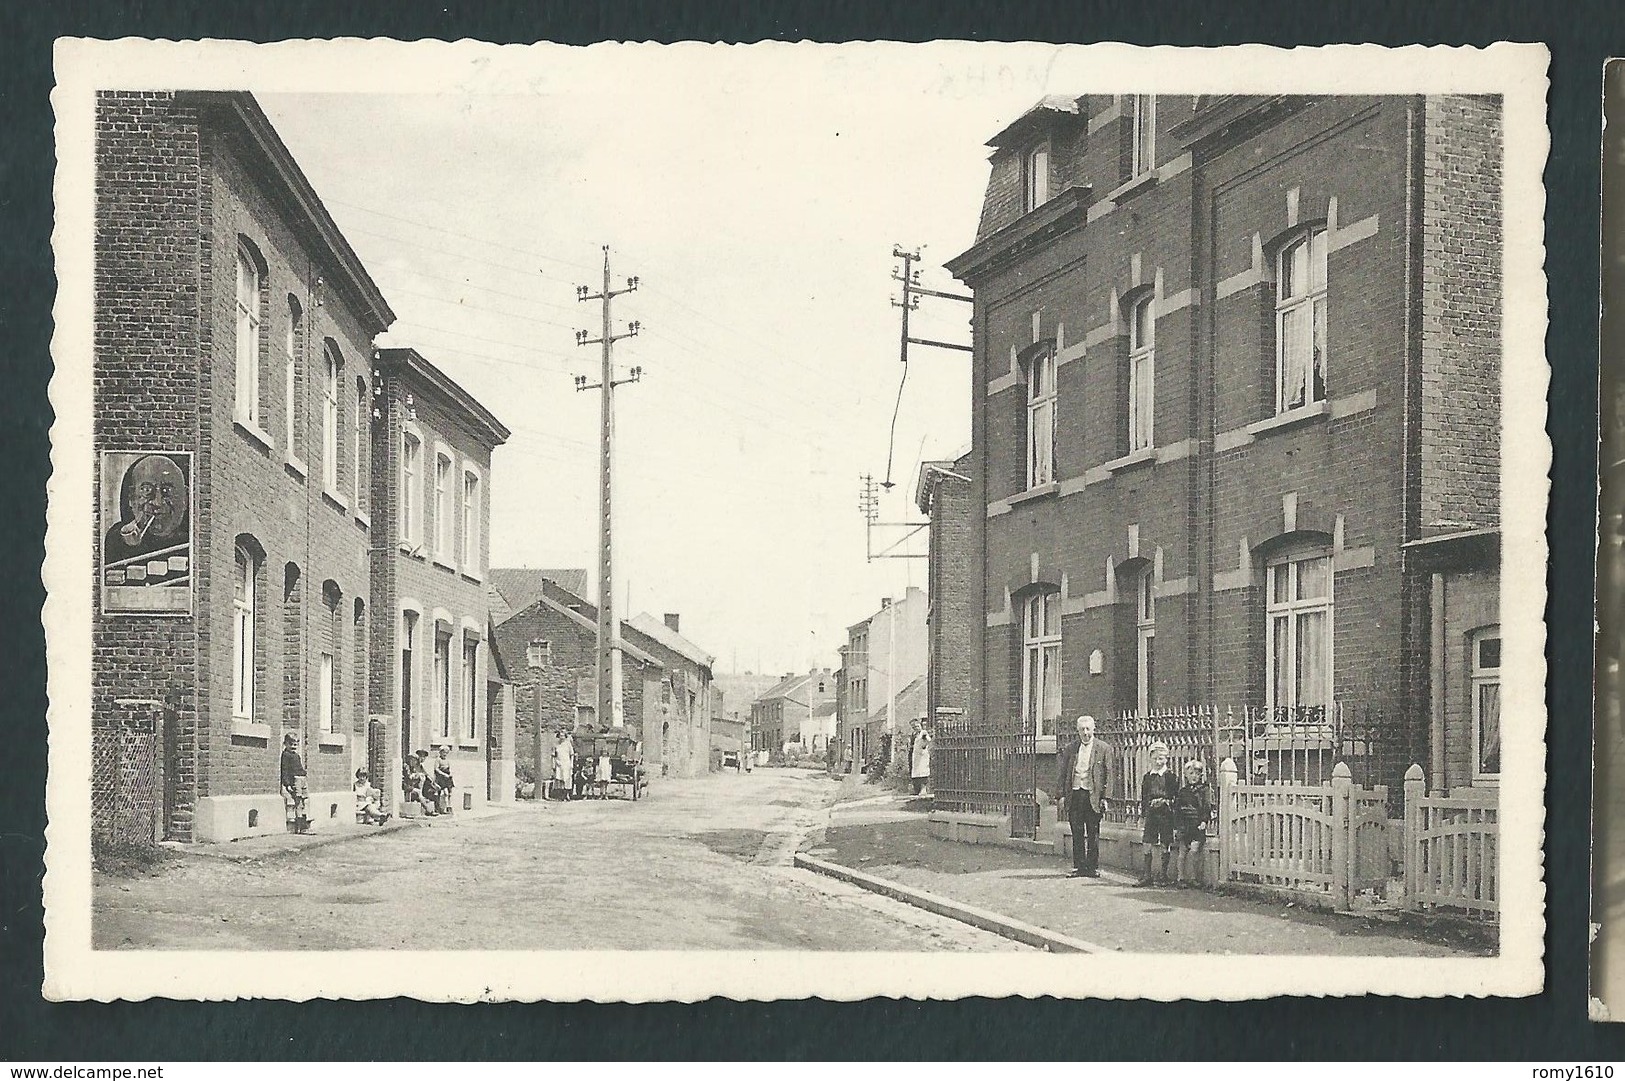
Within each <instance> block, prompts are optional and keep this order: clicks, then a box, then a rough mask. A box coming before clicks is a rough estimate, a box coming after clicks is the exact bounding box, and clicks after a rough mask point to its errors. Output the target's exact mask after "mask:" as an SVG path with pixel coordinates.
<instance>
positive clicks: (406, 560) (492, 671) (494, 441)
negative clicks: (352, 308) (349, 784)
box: [369, 349, 514, 806]
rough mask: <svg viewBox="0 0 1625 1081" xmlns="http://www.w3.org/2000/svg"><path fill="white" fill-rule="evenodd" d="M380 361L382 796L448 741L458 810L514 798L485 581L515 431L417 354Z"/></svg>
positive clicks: (376, 553) (375, 432) (376, 568)
mask: <svg viewBox="0 0 1625 1081" xmlns="http://www.w3.org/2000/svg"><path fill="white" fill-rule="evenodd" d="M374 363H375V366H376V373H377V392H376V394H375V395H374V397H373V401H372V408H373V411H374V413H375V414H376V419H375V421H374V423H373V427H372V440H371V442H372V452H371V453H372V458H373V460H374V461H375V462H376V463H377V465H376V468H375V469H374V470H373V471H372V485H371V505H372V506H373V507H375V508H377V513H376V515H375V517H374V520H373V536H374V538H375V546H374V548H373V551H372V582H373V592H374V602H375V603H374V609H373V616H372V626H371V631H372V637H373V641H374V642H375V643H376V648H375V649H374V651H373V661H372V665H371V669H370V673H369V676H370V682H371V695H372V709H373V712H374V713H377V714H380V715H382V716H386V717H388V718H389V723H390V737H391V738H390V757H391V761H392V762H393V764H394V769H393V772H392V774H391V777H390V778H389V780H390V782H391V783H390V784H389V785H387V786H385V785H380V787H381V788H385V789H386V791H387V790H388V789H391V788H394V789H398V788H399V783H398V781H399V774H400V763H401V760H402V759H403V758H404V756H405V755H407V754H411V753H413V752H415V751H418V750H428V751H430V752H431V753H433V751H434V749H436V748H438V747H443V746H444V747H450V748H451V749H452V753H451V759H452V776H453V777H454V778H455V781H456V785H457V789H458V791H457V792H456V793H455V798H456V800H457V802H458V803H459V805H464V804H467V805H471V806H480V805H482V804H484V803H486V802H487V801H489V800H506V799H511V798H512V794H513V790H514V748H513V743H512V737H513V732H512V730H511V728H509V727H507V726H505V725H504V724H503V723H502V717H503V713H504V710H505V709H506V708H508V702H507V701H506V698H505V695H506V692H505V691H504V689H503V685H502V682H501V680H500V679H496V678H494V677H495V676H496V666H495V665H494V664H493V663H492V659H491V650H490V643H489V642H488V641H487V635H488V632H489V625H490V603H489V599H488V597H487V592H486V586H485V575H486V566H487V564H488V562H489V555H490V508H491V496H492V488H491V456H492V452H493V451H494V450H495V448H496V447H498V446H500V445H501V444H502V443H503V442H505V441H506V440H507V438H508V435H509V432H508V429H507V428H506V427H505V426H503V425H502V424H501V422H500V421H498V420H497V419H496V418H495V417H494V416H492V415H491V413H490V411H489V410H487V409H486V408H485V407H484V406H483V405H481V404H480V403H479V402H477V401H475V400H474V399H473V398H472V397H470V396H469V395H468V393H467V392H466V391H464V390H463V389H462V388H461V387H459V386H458V385H457V384H456V383H454V382H452V381H451V380H450V379H449V378H447V377H446V375H445V374H444V373H443V372H441V371H440V370H439V369H438V368H435V367H434V365H432V364H431V363H430V362H429V361H427V360H426V359H425V358H424V357H423V356H422V355H421V354H419V353H417V352H416V351H415V350H411V349H381V350H378V352H377V354H376V359H375V361H374ZM408 441H410V442H411V445H412V446H414V447H415V448H416V450H415V452H414V458H413V464H412V465H411V467H408V465H407V463H406V461H405V455H406V453H407V446H408ZM441 462H444V464H445V469H444V477H443V478H442V477H441V476H440V475H439V473H438V470H439V466H440V463H441ZM442 481H443V483H442ZM408 485H410V487H408ZM470 485H471V487H469V486H470ZM408 500H410V501H411V504H410V507H408V506H407V501H408ZM442 515H443V516H444V518H445V521H444V523H442V522H441V521H440V518H441V516H442ZM469 660H472V661H473V664H472V665H470V664H469V663H468V661H469ZM408 665H410V668H408ZM442 666H444V667H443V668H442ZM437 674H438V675H440V677H441V678H440V679H439V680H438V681H437V679H436V676H437ZM448 689H449V694H448V693H447V690H448Z"/></svg>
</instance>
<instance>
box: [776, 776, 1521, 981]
mask: <svg viewBox="0 0 1625 1081" xmlns="http://www.w3.org/2000/svg"><path fill="white" fill-rule="evenodd" d="M909 802H913V801H909ZM903 805H904V801H902V800H897V801H893V802H891V803H889V804H887V803H870V802H869V801H867V800H865V801H864V802H863V804H862V805H857V804H852V803H848V804H844V805H841V804H838V805H837V806H836V807H835V808H834V813H833V815H832V817H831V821H830V825H829V827H828V828H827V829H826V830H825V831H824V833H823V835H822V836H821V837H820V836H819V835H817V834H815V835H813V836H812V837H810V838H809V839H808V843H807V844H806V845H805V846H804V848H803V850H804V851H805V852H806V853H807V854H808V855H810V856H813V857H816V858H817V859H820V860H824V861H827V862H829V863H834V864H838V865H840V866H842V867H846V868H851V869H854V870H857V871H861V872H863V873H864V874H866V875H873V876H876V877H878V878H882V879H885V880H887V881H889V882H893V883H897V884H900V885H903V886H907V887H910V888H912V889H915V890H923V891H926V892H927V893H930V894H933V895H935V896H937V897H941V898H946V899H948V900H951V901H955V902H959V903H960V904H963V905H969V906H974V907H976V908H979V909H984V910H989V911H991V912H993V913H998V914H1000V915H1002V916H1004V917H1006V918H1008V919H1010V920H1013V921H1018V922H1020V923H1025V924H1032V925H1036V926H1037V927H1040V928H1043V929H1044V930H1047V931H1051V932H1054V933H1056V934H1059V935H1064V936H1066V937H1068V938H1071V939H1076V940H1081V941H1083V942H1087V943H1093V944H1095V945H1096V946H1098V947H1100V948H1102V949H1105V950H1121V951H1124V952H1129V953H1148V952H1156V953H1217V954H1314V955H1320V954H1327V955H1340V956H1380V957H1398V956H1404V957H1468V956H1486V955H1488V953H1489V952H1490V951H1486V950H1485V949H1484V948H1483V947H1482V946H1480V945H1478V944H1476V943H1471V942H1469V941H1466V940H1464V939H1461V936H1456V938H1457V940H1456V941H1446V940H1445V939H1444V938H1443V937H1442V936H1440V935H1431V936H1430V939H1432V940H1429V939H1424V938H1423V937H1422V936H1421V935H1420V934H1418V933H1417V932H1415V931H1414V930H1412V929H1411V928H1409V927H1404V926H1399V925H1395V924H1393V923H1389V922H1383V921H1378V920H1368V919H1361V918H1357V917H1352V916H1347V915H1338V914H1335V913H1324V912H1314V911H1309V910H1305V909H1302V908H1299V907H1297V906H1291V905H1287V904H1285V903H1271V902H1266V901H1259V900H1253V899H1251V898H1246V897H1239V896H1232V895H1229V894H1222V893H1215V892H1209V891H1204V890H1195V889H1174V888H1171V887H1156V888H1150V889H1144V888H1138V887H1135V886H1133V885H1132V884H1131V883H1130V882H1129V880H1128V879H1127V878H1125V877H1123V876H1121V875H1118V874H1114V873H1112V872H1110V871H1107V872H1103V873H1102V877H1100V878H1098V879H1089V878H1069V877H1067V871H1068V870H1069V869H1070V867H1069V865H1068V864H1067V863H1066V862H1064V861H1062V860H1059V859H1055V858H1053V857H1046V856H1038V855H1030V854H1028V853H1025V852H1021V851H1018V850H1014V849H1007V848H1003V847H999V846H994V845H968V844H959V843H956V842H953V841H944V840H939V839H937V838H935V837H932V836H931V835H930V833H929V832H928V831H927V828H926V822H925V815H924V814H923V813H921V812H918V811H916V812H905V811H903V810H902V806H903Z"/></svg>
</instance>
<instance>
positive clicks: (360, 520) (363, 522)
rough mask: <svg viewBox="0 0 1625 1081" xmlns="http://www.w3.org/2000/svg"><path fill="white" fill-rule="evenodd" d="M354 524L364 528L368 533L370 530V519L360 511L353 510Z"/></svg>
mask: <svg viewBox="0 0 1625 1081" xmlns="http://www.w3.org/2000/svg"><path fill="white" fill-rule="evenodd" d="M355 524H356V525H358V526H360V527H361V528H362V529H365V530H366V531H367V532H368V533H371V532H372V519H371V518H369V517H367V515H365V514H362V513H361V512H360V511H356V512H355Z"/></svg>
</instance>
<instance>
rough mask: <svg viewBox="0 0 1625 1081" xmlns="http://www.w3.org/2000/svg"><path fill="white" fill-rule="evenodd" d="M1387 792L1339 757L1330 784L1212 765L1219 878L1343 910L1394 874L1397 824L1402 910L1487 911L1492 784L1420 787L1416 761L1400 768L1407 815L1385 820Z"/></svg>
mask: <svg viewBox="0 0 1625 1081" xmlns="http://www.w3.org/2000/svg"><path fill="white" fill-rule="evenodd" d="M1387 803H1388V790H1387V788H1386V787H1384V786H1375V787H1371V788H1365V787H1361V786H1359V785H1356V784H1354V783H1353V779H1352V776H1351V773H1350V771H1349V768H1348V765H1347V764H1346V763H1343V762H1339V763H1337V764H1336V766H1335V767H1334V768H1333V770H1332V778H1331V781H1330V783H1327V784H1270V783H1262V784H1242V783H1240V781H1239V779H1238V775H1237V768H1236V764H1235V761H1234V760H1233V759H1229V758H1227V759H1225V760H1224V761H1223V762H1222V763H1220V765H1219V807H1218V818H1219V823H1218V834H1219V836H1218V843H1219V874H1220V881H1222V882H1226V883H1235V884H1242V885H1249V886H1253V887H1257V888H1262V889H1266V890H1269V891H1271V892H1273V893H1277V894H1281V895H1284V896H1288V897H1291V898H1293V899H1295V900H1302V901H1306V902H1308V903H1310V904H1315V905H1320V906H1325V907H1331V908H1337V909H1347V908H1349V907H1350V906H1351V904H1352V902H1353V899H1354V897H1355V896H1356V895H1358V894H1359V893H1360V892H1361V891H1364V890H1368V889H1372V888H1383V887H1385V886H1386V885H1387V883H1388V882H1389V880H1390V878H1391V877H1392V872H1393V870H1394V868H1393V855H1392V853H1393V852H1394V848H1393V846H1392V844H1391V840H1390V833H1391V832H1392V831H1393V830H1394V829H1395V828H1399V829H1402V830H1403V845H1402V846H1401V848H1400V851H1401V852H1402V853H1403V857H1402V858H1403V862H1404V875H1403V882H1404V897H1403V899H1402V900H1401V904H1403V905H1404V906H1405V907H1407V908H1413V909H1456V910H1461V911H1466V912H1469V913H1473V914H1477V915H1488V916H1492V917H1493V916H1494V915H1495V914H1496V912H1497V903H1496V898H1497V896H1498V893H1497V886H1496V872H1497V862H1496V840H1497V833H1496V824H1497V814H1496V811H1497V803H1496V794H1495V790H1494V789H1463V790H1458V791H1457V792H1453V793H1451V794H1449V795H1448V796H1444V795H1435V796H1428V795H1426V785H1425V781H1424V779H1423V776H1422V770H1421V767H1420V766H1414V765H1413V766H1412V767H1411V768H1410V770H1409V771H1408V772H1407V773H1406V775H1405V818H1404V820H1403V822H1402V823H1394V822H1391V821H1390V820H1389V818H1388V810H1387Z"/></svg>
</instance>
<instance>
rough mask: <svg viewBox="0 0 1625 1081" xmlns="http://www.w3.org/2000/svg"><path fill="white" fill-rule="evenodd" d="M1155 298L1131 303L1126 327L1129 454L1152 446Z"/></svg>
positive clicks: (1155, 384) (1141, 298) (1148, 294)
mask: <svg viewBox="0 0 1625 1081" xmlns="http://www.w3.org/2000/svg"><path fill="white" fill-rule="evenodd" d="M1155 299H1156V298H1155V297H1153V296H1152V295H1151V294H1150V293H1149V292H1148V293H1146V294H1145V295H1144V296H1142V297H1140V298H1139V299H1137V300H1135V301H1134V303H1133V306H1132V307H1130V309H1129V323H1128V449H1129V451H1130V452H1131V453H1132V452H1133V451H1137V450H1145V449H1146V448H1147V447H1150V446H1152V445H1153V443H1152V439H1153V433H1152V424H1151V422H1152V418H1153V416H1154V414H1155V412H1156V386H1157V378H1156V368H1157V317H1156V312H1155V310H1154V309H1153V308H1152V302H1153V301H1154V300H1155Z"/></svg>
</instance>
